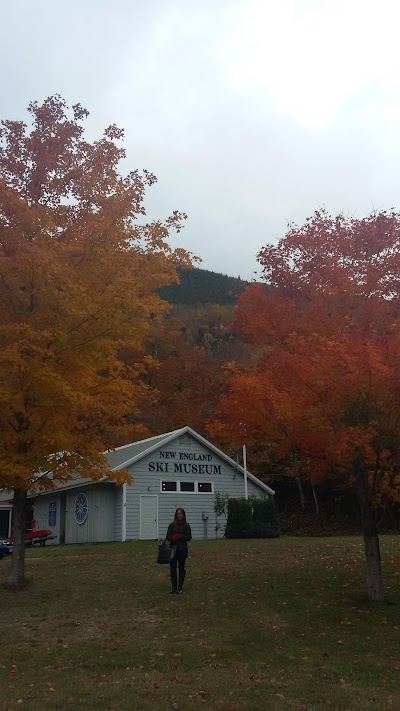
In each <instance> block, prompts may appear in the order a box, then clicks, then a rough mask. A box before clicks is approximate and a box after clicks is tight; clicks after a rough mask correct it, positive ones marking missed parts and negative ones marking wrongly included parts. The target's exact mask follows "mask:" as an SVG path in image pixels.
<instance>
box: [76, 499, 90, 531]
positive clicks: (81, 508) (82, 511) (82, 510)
mask: <svg viewBox="0 0 400 711" xmlns="http://www.w3.org/2000/svg"><path fill="white" fill-rule="evenodd" d="M88 510H89V504H88V500H87V496H86V494H78V496H77V497H76V499H75V511H74V513H75V521H76V522H77V523H79V525H81V524H82V523H85V521H86V519H87V515H88Z"/></svg>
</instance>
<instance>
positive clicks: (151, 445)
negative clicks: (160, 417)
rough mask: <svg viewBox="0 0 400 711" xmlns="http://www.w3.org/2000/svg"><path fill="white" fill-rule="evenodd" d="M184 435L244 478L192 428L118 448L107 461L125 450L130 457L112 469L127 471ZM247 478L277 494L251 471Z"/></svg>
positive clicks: (236, 467) (183, 428) (220, 451)
mask: <svg viewBox="0 0 400 711" xmlns="http://www.w3.org/2000/svg"><path fill="white" fill-rule="evenodd" d="M184 434H190V435H191V436H192V437H194V439H197V440H198V442H201V444H203V445H204V446H205V447H208V449H211V450H212V451H213V452H215V454H217V455H218V456H219V457H220V458H221V459H224V460H225V461H226V462H228V463H229V464H230V465H231V466H233V467H235V469H236V470H237V471H239V472H241V473H242V474H243V476H244V469H243V467H241V466H240V465H239V464H238V463H237V462H235V461H234V460H233V459H231V458H230V457H228V455H227V454H225V453H224V452H222V450H220V449H218V447H215V445H213V444H211V442H209V441H208V440H207V439H205V438H204V437H202V436H201V435H199V434H198V432H195V431H194V430H192V428H191V427H182V429H180V430H174V431H173V432H167V433H166V434H164V435H159V436H158V437H150V438H149V439H144V440H142V441H141V442H136V443H134V444H128V445H125V447H118V449H116V450H114V451H113V452H110V453H106V457H107V460H108V461H110V460H109V456H110V455H113V454H115V453H117V452H121V450H125V453H126V455H128V456H127V457H126V459H125V461H123V462H121V463H120V464H118V465H114V466H113V467H112V471H118V470H120V469H127V467H130V466H131V465H132V464H135V463H136V462H138V461H140V460H141V459H143V458H144V457H146V456H147V455H148V454H151V452H153V451H155V450H156V449H159V447H160V444H169V443H170V442H173V440H174V439H177V437H182V435H184ZM134 447H138V449H136V450H135V449H134ZM121 459H122V457H121ZM247 477H248V479H249V480H250V481H252V482H253V483H254V484H256V485H257V486H259V487H260V488H261V489H264V491H266V492H267V493H268V494H271V495H273V494H275V492H274V490H273V489H271V487H269V486H267V484H264V482H263V481H261V480H260V479H257V477H256V476H254V474H251V473H250V472H249V471H248V472H247Z"/></svg>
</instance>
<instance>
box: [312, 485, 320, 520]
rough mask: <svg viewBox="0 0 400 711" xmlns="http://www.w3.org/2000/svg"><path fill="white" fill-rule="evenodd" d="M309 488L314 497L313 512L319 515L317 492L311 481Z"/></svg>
mask: <svg viewBox="0 0 400 711" xmlns="http://www.w3.org/2000/svg"><path fill="white" fill-rule="evenodd" d="M311 489H312V493H313V497H314V505H315V513H316V514H317V515H318V516H319V504H318V497H317V492H316V491H315V486H314V483H313V481H311Z"/></svg>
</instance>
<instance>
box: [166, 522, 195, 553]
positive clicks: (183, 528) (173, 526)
mask: <svg viewBox="0 0 400 711" xmlns="http://www.w3.org/2000/svg"><path fill="white" fill-rule="evenodd" d="M174 533H180V534H181V535H182V538H180V539H179V541H176V542H174V541H171V538H172V536H173V535H174ZM166 538H167V541H170V545H171V546H177V547H178V549H179V550H181V551H187V549H188V546H187V542H188V541H191V540H192V531H191V530H190V526H189V524H188V523H174V522H172V523H170V524H169V526H168V531H167V536H166Z"/></svg>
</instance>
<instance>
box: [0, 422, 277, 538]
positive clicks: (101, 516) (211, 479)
mask: <svg viewBox="0 0 400 711" xmlns="http://www.w3.org/2000/svg"><path fill="white" fill-rule="evenodd" d="M106 457H107V460H108V463H109V466H110V470H111V471H118V470H121V469H124V470H127V471H128V472H129V473H130V474H131V476H132V479H133V481H132V483H131V484H124V485H122V486H117V485H116V484H115V483H114V482H113V481H112V479H110V478H108V477H104V479H102V481H101V482H99V483H93V481H91V480H90V479H84V478H82V477H77V478H75V479H71V480H70V481H68V482H66V483H61V482H57V483H55V487H56V488H55V489H54V490H53V491H51V492H49V491H46V492H43V493H40V494H37V495H35V497H34V499H33V517H34V519H35V521H36V527H37V528H45V529H47V528H48V529H51V530H52V532H53V533H54V534H55V538H54V540H52V541H49V545H50V544H51V543H53V544H54V543H56V544H57V543H99V542H105V541H126V540H138V539H141V540H152V539H154V540H155V539H159V538H164V537H165V534H166V531H167V528H168V524H169V523H170V522H171V520H172V518H173V515H174V511H175V509H176V508H178V507H182V508H184V509H185V511H186V515H187V520H188V522H189V523H190V525H191V528H192V534H193V538H194V539H201V538H215V537H217V536H218V535H221V533H219V527H218V526H217V523H219V524H221V523H222V520H221V519H220V518H219V519H218V521H217V518H216V514H215V511H214V501H215V494H216V493H220V494H228V495H229V496H231V497H240V496H244V494H245V478H244V470H243V468H242V467H241V466H239V465H238V464H237V462H235V461H234V460H232V459H231V458H230V457H228V456H227V455H226V454H224V452H222V451H221V450H220V449H218V448H217V447H214V445H212V444H211V443H210V442H208V441H207V440H206V439H204V437H201V435H199V434H197V432H195V431H194V430H192V429H191V428H190V427H184V428H182V429H179V430H175V431H174V432H168V433H167V434H163V435H159V436H157V437H151V438H149V439H145V440H142V441H140V442H134V443H133V444H128V445H125V446H124V447H118V448H117V449H115V450H113V451H111V452H107V453H106ZM247 489H248V495H249V496H258V497H265V496H273V495H274V491H273V490H272V489H271V488H270V487H269V486H267V485H266V484H264V483H263V482H262V481H260V480H259V479H257V478H256V477H255V476H253V475H252V474H250V473H248V474H247ZM1 507H2V508H1ZM10 507H11V503H10V501H4V500H3V502H2V503H0V512H1V511H3V512H5V511H7V514H4V513H3V518H4V521H3V528H4V531H5V529H6V528H8V527H9V526H10V519H8V520H7V521H6V520H5V517H6V515H7V516H8V515H9V513H8V512H9V511H10Z"/></svg>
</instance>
